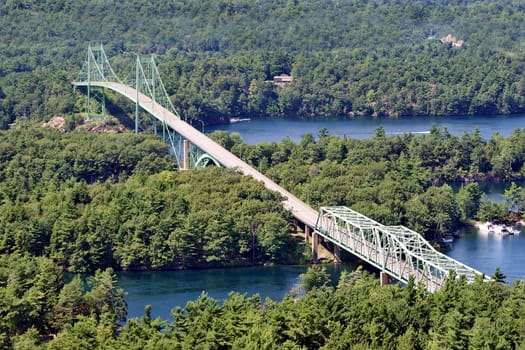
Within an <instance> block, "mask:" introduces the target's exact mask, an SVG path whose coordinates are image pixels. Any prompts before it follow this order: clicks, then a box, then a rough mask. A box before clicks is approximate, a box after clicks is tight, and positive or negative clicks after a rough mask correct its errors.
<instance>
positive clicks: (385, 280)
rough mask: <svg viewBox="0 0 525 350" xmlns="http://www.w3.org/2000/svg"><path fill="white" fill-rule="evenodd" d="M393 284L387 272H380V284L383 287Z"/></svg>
mask: <svg viewBox="0 0 525 350" xmlns="http://www.w3.org/2000/svg"><path fill="white" fill-rule="evenodd" d="M390 282H392V277H390V275H389V274H387V273H386V272H383V271H381V272H379V284H380V285H382V286H386V285H387V284H390Z"/></svg>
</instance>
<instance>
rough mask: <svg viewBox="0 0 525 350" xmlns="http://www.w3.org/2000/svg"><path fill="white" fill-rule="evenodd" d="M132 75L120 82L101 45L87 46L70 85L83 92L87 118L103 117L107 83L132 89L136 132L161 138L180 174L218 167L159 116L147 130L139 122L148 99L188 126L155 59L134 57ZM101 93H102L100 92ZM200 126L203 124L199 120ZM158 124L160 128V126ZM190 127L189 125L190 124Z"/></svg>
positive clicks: (211, 159) (212, 159)
mask: <svg viewBox="0 0 525 350" xmlns="http://www.w3.org/2000/svg"><path fill="white" fill-rule="evenodd" d="M133 68H134V69H133V74H129V75H128V78H127V79H125V80H121V79H119V77H118V76H117V75H116V74H115V72H114V71H113V69H112V68H111V65H110V63H109V60H108V58H107V55H106V53H105V51H104V48H103V47H102V45H100V46H91V45H90V46H89V47H88V53H87V58H86V61H85V62H84V65H83V67H82V70H81V72H80V75H79V77H78V79H77V81H75V82H74V83H73V84H74V85H75V86H82V87H85V88H86V114H87V118H88V119H91V118H94V117H99V118H105V117H106V108H105V104H106V90H107V89H106V87H107V86H108V83H118V84H121V85H122V86H125V85H128V86H132V87H134V88H135V90H134V96H128V97H129V98H130V99H131V100H133V101H134V102H135V127H134V129H135V132H136V133H138V132H140V131H142V130H145V129H149V130H151V131H152V132H153V133H155V134H156V135H158V136H159V137H161V138H162V140H164V141H165V142H166V143H167V144H168V145H169V146H170V150H171V153H172V155H173V156H174V158H175V161H176V163H177V168H178V169H179V170H188V169H191V168H195V167H202V166H206V165H208V164H214V165H217V166H220V163H219V162H218V161H217V160H215V159H214V158H213V157H211V156H210V155H208V154H207V153H206V152H203V151H202V150H201V149H199V148H198V147H195V146H194V145H192V144H191V143H190V142H189V141H188V140H186V139H185V138H184V137H182V136H181V135H180V134H178V133H177V132H176V131H175V130H174V129H172V128H171V127H170V126H169V125H168V124H167V123H166V120H165V117H164V116H163V115H162V114H154V115H153V117H154V118H152V125H150V126H147V125H146V120H145V119H144V118H141V109H142V108H141V105H140V102H139V100H140V97H141V96H146V97H148V98H149V99H150V101H151V105H152V106H158V105H160V106H161V107H162V108H163V109H165V110H166V111H168V112H169V113H171V114H173V115H174V116H175V117H176V118H177V119H179V120H183V121H185V122H188V120H186V119H185V118H182V117H181V116H180V114H179V113H178V111H177V110H176V109H175V107H174V106H173V103H172V102H171V99H170V97H169V95H168V93H167V91H166V88H165V87H164V83H163V82H162V79H161V78H160V74H159V71H158V69H157V65H156V63H155V59H154V57H153V55H152V56H150V57H140V56H138V55H136V59H135V64H134V67H133ZM101 89H102V91H101ZM199 122H200V123H202V125H204V123H203V122H202V121H200V120H199ZM159 124H160V125H159ZM190 125H191V124H190Z"/></svg>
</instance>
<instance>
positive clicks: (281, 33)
mask: <svg viewBox="0 0 525 350" xmlns="http://www.w3.org/2000/svg"><path fill="white" fill-rule="evenodd" d="M524 11H525V10H524V9H523V6H522V4H521V3H520V1H519V0H505V1H500V2H498V4H497V5H495V4H494V3H493V2H492V1H489V0H484V1H476V2H471V1H467V2H465V1H441V2H437V3H428V1H423V0H418V1H411V2H391V1H384V0H373V1H360V2H356V1H350V0H343V1H337V2H326V1H309V2H307V3H305V2H297V1H287V0H279V1H268V0H265V1H258V2H256V3H253V2H250V1H231V0H221V1H209V0H207V1H196V0H189V1H179V2H171V1H157V2H155V4H144V2H143V1H140V0H132V1H127V2H114V1H109V0H108V1H97V2H94V3H89V4H87V3H83V2H75V3H66V2H63V1H56V0H45V1H22V2H20V1H7V2H3V3H2V4H0V38H2V40H0V42H1V44H0V58H1V61H2V65H1V67H0V128H6V127H7V126H8V124H9V123H12V122H14V121H21V120H24V119H33V120H46V119H48V118H50V117H51V116H54V115H63V114H71V113H74V112H82V111H83V107H82V104H83V98H82V96H81V95H80V94H75V93H74V92H73V90H72V89H71V87H70V86H69V82H70V81H72V80H74V79H75V78H76V76H77V74H78V71H79V70H80V67H81V65H82V62H83V61H84V55H85V51H86V44H87V43H93V44H95V43H96V44H98V43H103V44H104V45H105V47H106V50H107V51H108V54H109V55H110V56H113V57H115V58H114V60H113V64H114V65H115V68H116V69H117V71H118V72H119V74H120V75H121V76H122V77H126V76H128V71H127V63H129V62H128V61H129V60H128V58H127V57H126V55H125V54H124V53H129V52H136V53H140V54H150V53H153V54H156V55H157V60H158V62H159V69H160V72H161V75H162V78H163V80H164V83H165V85H166V88H167V90H168V92H169V94H170V95H171V97H172V99H173V101H174V102H175V105H176V106H178V109H179V110H181V111H183V114H184V115H185V116H186V117H188V118H190V119H200V120H202V121H204V122H205V123H206V124H209V123H217V122H224V121H226V120H227V119H228V118H230V117H239V116H250V117H258V116H278V115H301V116H317V115H344V116H354V115H373V116H399V115H466V114H469V115H476V114H508V113H521V112H524V111H525V98H524V97H523V96H524V94H523V92H524V91H525V79H524V78H523V77H522V74H520V72H522V71H523V70H524V65H525V61H524V59H523V55H521V54H520V53H521V51H522V49H523V40H524V37H523V33H522V32H520V28H521V21H522V18H523V14H524ZM86 13H89V16H88V17H86V15H85V14H86ZM448 34H451V35H452V36H454V37H456V38H457V39H456V40H463V41H464V43H463V45H462V46H461V47H453V46H452V45H451V43H442V42H441V41H440V40H439V39H440V38H441V37H445V36H447V35H448ZM281 73H286V74H290V75H291V76H292V77H293V78H294V81H293V83H291V84H285V85H284V86H279V87H278V86H276V85H274V84H273V83H271V82H270V81H271V80H272V78H273V76H275V75H277V74H281ZM198 124H199V123H198Z"/></svg>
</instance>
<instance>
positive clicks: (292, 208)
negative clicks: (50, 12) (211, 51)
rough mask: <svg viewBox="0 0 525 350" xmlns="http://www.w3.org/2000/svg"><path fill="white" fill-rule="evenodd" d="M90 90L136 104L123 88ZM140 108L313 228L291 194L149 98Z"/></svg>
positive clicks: (311, 216)
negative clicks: (256, 183)
mask: <svg viewBox="0 0 525 350" xmlns="http://www.w3.org/2000/svg"><path fill="white" fill-rule="evenodd" d="M89 84H90V85H91V86H97V87H105V88H108V89H110V90H113V91H116V92H118V93H120V94H122V95H124V96H125V97H127V98H129V99H130V100H131V101H133V102H135V103H136V102H137V90H135V89H134V88H133V87H130V86H127V85H125V84H121V83H116V82H108V81H91V82H90V83H89ZM73 85H75V86H87V85H88V83H87V82H73ZM138 103H139V105H140V106H141V107H142V108H143V109H144V110H145V111H147V112H148V113H150V114H152V115H153V116H155V117H157V118H158V119H161V120H164V121H166V124H168V125H169V126H170V127H171V128H172V129H173V130H175V131H176V132H177V133H178V134H180V135H182V136H184V137H185V138H186V139H188V140H189V141H190V142H191V143H192V144H194V145H195V146H197V147H198V148H200V149H201V150H203V151H204V152H206V153H208V154H209V155H210V156H212V157H213V158H215V159H216V160H217V161H219V162H220V163H221V164H222V165H223V166H224V167H226V168H233V169H237V170H238V171H239V172H241V173H242V174H244V175H249V176H251V177H253V178H254V179H256V180H258V181H261V182H262V183H263V184H264V186H265V187H266V188H268V189H270V190H272V191H276V192H279V193H280V194H281V195H282V196H283V197H284V198H285V199H284V200H283V201H282V205H283V207H284V208H285V209H286V210H288V211H289V212H290V213H291V214H292V215H293V216H294V217H295V218H296V219H297V220H299V221H300V222H302V223H303V224H305V225H307V226H309V227H310V228H314V227H315V223H316V220H317V215H318V212H317V211H316V210H314V209H313V208H311V207H310V206H308V205H306V204H305V203H304V202H303V201H301V200H300V199H299V198H297V197H295V196H294V195H293V194H291V193H290V192H288V191H286V190H285V189H284V188H282V187H281V186H279V185H278V184H276V183H275V182H273V181H272V180H270V179H269V178H268V177H266V176H264V175H263V174H261V173H260V172H258V171H257V170H255V169H254V168H252V167H251V166H250V165H248V164H247V163H246V162H244V161H243V160H241V159H240V158H238V157H237V156H235V155H234V154H232V153H231V152H229V151H228V150H226V149H225V148H224V147H222V146H221V145H219V144H218V143H216V142H215V141H213V140H212V139H211V138H209V137H208V136H206V135H204V134H203V133H201V132H200V131H198V130H196V129H195V128H194V127H192V126H191V125H189V124H188V123H186V122H185V121H183V120H181V119H179V118H178V117H177V116H176V115H175V114H173V113H172V112H170V111H169V110H167V109H166V108H164V107H162V106H161V105H159V104H158V103H156V102H155V101H153V99H151V98H150V97H148V96H146V95H144V94H143V93H139V94H138Z"/></svg>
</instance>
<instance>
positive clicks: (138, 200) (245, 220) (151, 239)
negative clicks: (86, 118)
mask: <svg viewBox="0 0 525 350" xmlns="http://www.w3.org/2000/svg"><path fill="white" fill-rule="evenodd" d="M2 134H3V138H2V139H3V141H2V144H1V146H0V147H3V150H4V152H2V157H3V160H2V162H1V163H0V180H1V181H0V199H1V203H0V208H1V214H0V253H7V254H15V253H18V254H26V253H30V254H33V255H45V256H48V257H50V258H52V259H53V260H54V261H55V262H56V263H58V264H60V265H61V266H63V267H65V268H67V269H68V270H70V271H76V272H85V271H94V270H96V269H97V268H101V267H111V266H112V267H115V268H118V269H169V268H180V267H211V266H225V265H227V266H234V265H247V264H261V263H285V262H298V261H301V259H302V258H301V255H302V247H301V245H299V244H298V242H297V241H296V240H295V239H294V238H293V237H292V236H291V234H290V233H291V229H292V227H291V226H290V224H289V222H290V220H289V217H288V215H289V214H288V213H286V212H285V211H284V209H283V208H282V207H281V205H280V200H281V198H280V197H279V196H278V195H277V194H275V193H272V192H270V191H268V190H266V189H265V188H264V186H263V185H262V184H260V183H257V182H254V181H253V180H252V179H250V178H247V177H242V176H240V175H238V174H236V173H235V172H234V171H230V170H226V169H219V168H211V169H205V170H201V171H194V172H176V171H172V170H171V168H172V167H173V165H172V164H173V163H171V162H170V156H169V154H168V153H167V147H166V145H165V144H164V143H162V142H161V141H159V140H158V139H156V138H155V137H153V136H152V135H146V134H143V135H134V134H120V135H113V134H98V135H97V134H90V133H87V132H85V131H81V130H79V131H76V132H72V133H60V132H58V131H56V130H52V129H42V128H39V127H31V128H27V129H13V130H9V131H6V132H3V133H2Z"/></svg>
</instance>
